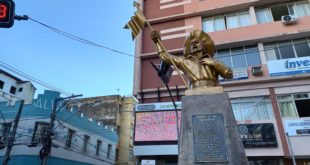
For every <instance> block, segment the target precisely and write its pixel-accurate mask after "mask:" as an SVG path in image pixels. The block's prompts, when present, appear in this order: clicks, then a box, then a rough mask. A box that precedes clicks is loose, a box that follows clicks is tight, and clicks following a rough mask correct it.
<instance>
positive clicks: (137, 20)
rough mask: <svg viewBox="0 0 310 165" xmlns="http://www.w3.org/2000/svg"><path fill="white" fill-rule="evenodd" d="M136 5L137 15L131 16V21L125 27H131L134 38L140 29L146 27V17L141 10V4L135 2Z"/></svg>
mask: <svg viewBox="0 0 310 165" xmlns="http://www.w3.org/2000/svg"><path fill="white" fill-rule="evenodd" d="M134 6H136V7H137V9H138V10H137V11H136V12H135V15H134V16H132V17H131V19H130V21H129V22H128V23H127V24H126V25H125V27H124V28H125V29H131V34H132V39H135V38H136V37H137V35H138V34H139V33H140V31H141V30H142V29H143V28H144V26H145V23H146V18H145V17H144V15H143V13H142V12H141V10H139V8H138V7H139V4H138V3H137V2H134Z"/></svg>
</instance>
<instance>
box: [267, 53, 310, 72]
mask: <svg viewBox="0 0 310 165" xmlns="http://www.w3.org/2000/svg"><path fill="white" fill-rule="evenodd" d="M267 65H268V69H269V75H270V76H283V75H291V74H303V73H310V57H300V58H290V59H284V60H273V61H267Z"/></svg>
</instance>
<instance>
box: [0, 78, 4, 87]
mask: <svg viewBox="0 0 310 165" xmlns="http://www.w3.org/2000/svg"><path fill="white" fill-rule="evenodd" d="M3 87H4V82H3V81H2V80H0V89H3Z"/></svg>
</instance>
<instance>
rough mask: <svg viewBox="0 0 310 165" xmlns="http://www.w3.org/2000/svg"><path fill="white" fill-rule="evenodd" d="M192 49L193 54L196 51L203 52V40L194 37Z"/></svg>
mask: <svg viewBox="0 0 310 165" xmlns="http://www.w3.org/2000/svg"><path fill="white" fill-rule="evenodd" d="M190 51H191V54H192V55H195V54H196V53H199V52H203V43H202V41H200V40H198V39H196V38H194V39H193V40H192V41H191V46H190Z"/></svg>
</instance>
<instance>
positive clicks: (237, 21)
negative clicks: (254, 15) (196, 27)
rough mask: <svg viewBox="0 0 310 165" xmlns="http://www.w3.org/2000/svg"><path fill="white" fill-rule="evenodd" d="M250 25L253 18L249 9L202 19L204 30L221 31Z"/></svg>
mask: <svg viewBox="0 0 310 165" xmlns="http://www.w3.org/2000/svg"><path fill="white" fill-rule="evenodd" d="M249 25H251V19H250V14H249V12H248V11H245V12H236V13H231V14H227V15H222V16H215V17H209V18H205V19H203V21H202V27H203V31H205V32H214V31H221V30H226V29H233V28H238V27H243V26H249Z"/></svg>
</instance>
